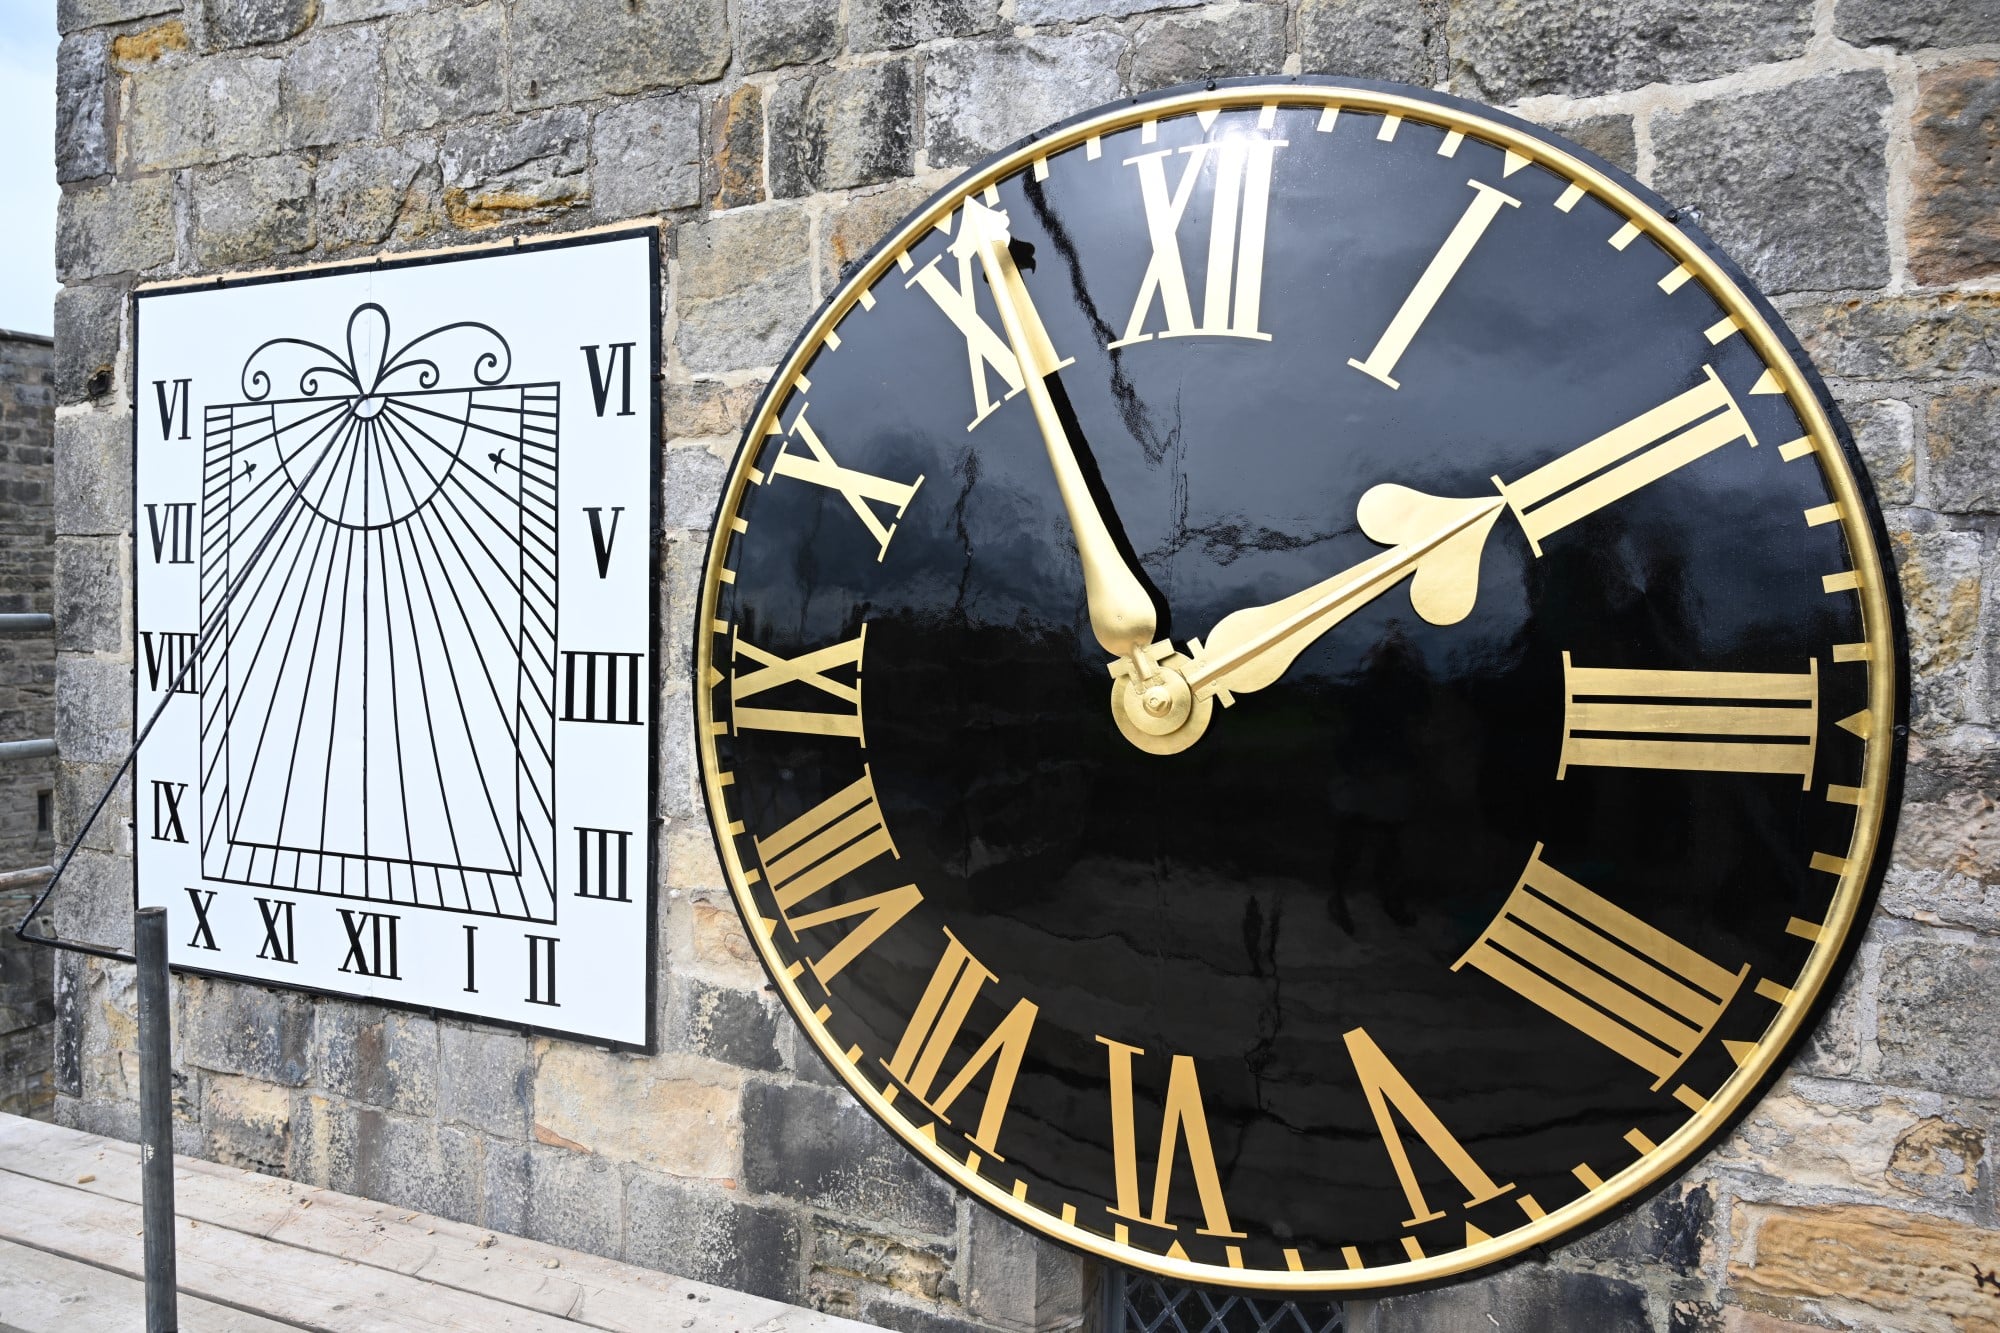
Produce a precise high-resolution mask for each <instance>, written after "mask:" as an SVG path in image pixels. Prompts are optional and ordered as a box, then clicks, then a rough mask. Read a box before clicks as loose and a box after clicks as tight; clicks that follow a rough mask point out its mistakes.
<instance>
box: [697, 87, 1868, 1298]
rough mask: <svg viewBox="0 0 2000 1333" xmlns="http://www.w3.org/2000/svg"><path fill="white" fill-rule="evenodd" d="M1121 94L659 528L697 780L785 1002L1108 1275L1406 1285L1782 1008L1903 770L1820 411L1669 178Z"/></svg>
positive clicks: (941, 252) (1659, 1156)
mask: <svg viewBox="0 0 2000 1333" xmlns="http://www.w3.org/2000/svg"><path fill="white" fill-rule="evenodd" d="M1385 87H1386V86H1385V85H1369V86H1367V87H1358V86H1349V85H1343V84H1338V83H1285V84H1272V85H1259V84H1241V85H1235V86H1224V87H1221V88H1219V89H1214V90H1209V91H1203V92H1190V93H1181V94H1177V95H1163V96H1161V97H1158V98H1154V99H1150V100H1146V101H1140V102H1137V103H1130V104H1121V105H1119V106H1118V107H1116V108H1114V109H1109V110H1106V111H1103V112H1100V113H1095V114H1093V115H1091V116H1086V117H1083V118H1081V119H1080V120H1078V121H1074V122H1071V123H1070V124H1068V125H1066V126H1063V127H1059V128H1058V129H1056V130H1054V131H1051V132H1049V133H1048V134H1047V135H1046V136H1044V137H1043V138H1041V139H1039V140H1037V141H1034V142H1032V143H1030V144H1029V145H1027V146H1025V147H1023V148H1020V149H1018V150H1015V151H1013V152H1010V153H1008V154H1006V155H1004V156H1003V157H1001V158H998V159H996V160H994V161H992V162H990V163H988V164H987V165H986V166H984V167H982V168H980V169H978V170H977V171H975V172H974V173H972V174H971V175H970V176H968V177H967V178H965V179H964V180H963V181H961V182H960V184H959V185H957V186H954V187H953V188H952V189H951V190H949V191H947V192H945V193H943V194H940V195H939V196H937V197H936V198H935V199H934V200H933V201H932V202H931V203H930V204H928V205H926V206H925V208H924V209H923V210H921V211H920V212H919V213H918V214H917V215H915V216H913V217H912V219H911V220H910V221H909V223H908V224H907V225H906V226H904V227H903V228H902V229H901V230H900V231H899V232H897V233H896V234H895V235H894V236H892V237H891V238H890V239H889V240H888V241H887V242H885V244H884V246H883V247H882V248H881V249H879V250H878V251H877V252H876V253H875V254H874V255H872V256H871V257H870V258H869V259H868V260H867V261H866V262H865V263H864V264H862V265H861V266H860V267H859V268H858V269H857V270H856V271H855V272H854V273H853V275H852V276H851V278H850V279H849V281H848V282H847V284H846V285H845V286H844V287H843V288H842V289H841V290H840V291H839V292H838V293H837V294H836V295H835V297H834V298H833V299H832V300H831V301H830V302H829V303H828V304H827V306H826V307H825V308H824V309H823V310H822V311H821V312H820V314H819V316H818V317H817V318H816V319H815V320H814V321H813V323H812V324H811V325H810V327H809V328H808V329H807V330H806V331H805V332H804V334H803V335H802V337H801V339H800V341H799V343H798V344H797V347H796V349H795V351H794V352H793V354H792V356H791V358H790V359H789V360H788V362H787V363H786V365H785V366H784V367H783V368H782V370H781V371H780V373H779V375H778V376H777V378H776V379H775V380H774V381H773V382H772V385H771V387H770V389H769V391H768V392H767V394H766V396H765V398H764V400H763V402H762V405H761V407H760V409H759V411H758V413H757V415H756V416H755V418H754V420H753V422H752V424H751V427H750V430H749V432H748V434H747V435H746V439H745V444H744V446H743V449H742V451H741V453H740V454H739V456H738V459H737V461H736V464H735V468H734V471H733V473H732V475H731V478H730V481H729V485H728V489H727V492H726V494H725V497H724V500H723V503H722V508H721V512H720V515H719V517H718V520H717V524H716V530H715V536H714V539H713V543H712V545H711V548H710V554H709V561H708V569H707V578H706V582H705V586H704V593H703V605H702V612H701V618H700V620H699V622H698V623H699V625H700V626H701V627H702V628H701V630H700V632H699V634H698V639H697V645H696V656H697V658H698V663H697V682H696V696H697V700H698V704H697V708H698V714H699V744H700V750H701V761H702V766H703V778H704V782H705V789H706V794H707V798H708V802H709V806H710V810H711V812H712V815H713V818H714V823H715V828H716V831H717V837H718V842H719V846H720V850H721V854H722V859H723V863H724V867H725V870H726V873H727V875H728V877H729V880H730V883H731V885H732V887H733V889H734V891H735V894H736V897H737V900H738V902H739V905H740V906H741V908H742V911H743V914H744V917H745V919H746V922H747V923H748V925H749V927H750V929H751V931H752V934H753V936H754V938H755V940H756V942H757V944H758V947H759V949H760V950H761V951H762V955H763V958H764V961H765V963H766V965H767V966H768V968H769V969H770V972H771V975H772V978H773V981H774V983H775V984H776V986H777V989H778V990H779V992H780V993H781V994H782V995H783V996H784V999H785V1001H786V1003H787V1004H788V1005H789V1006H790V1008H791V1010H792V1011H793V1014H794V1016H795V1017H796V1018H797V1020H798V1021H799V1022H800V1023H801V1024H803V1025H804V1027H805V1029H806V1030H807V1031H808V1032H809V1033H810V1035H811V1037H812V1039H813V1041H814V1043H815V1044H816V1045H817V1047H818V1048H819V1050H820V1051H821V1052H822V1053H823V1054H824V1055H825V1057H826V1058H827V1059H828V1060H829V1061H830V1062H831V1064H832V1065H833V1067H834V1068H835V1069H836V1070H837V1072H838V1073H839V1074H840V1076H841V1078H842V1079H843V1080H845V1082H846V1083H847V1085H848V1086H849V1087H850V1088H851V1089H852V1090H853V1091H854V1093H855V1094H856V1095H857V1096H858V1097H859V1098H860V1099H861V1100H862V1101H863V1102H864V1103H865V1104H866V1105H867V1106H868V1108H869V1109H870V1110H871V1111H872V1112H873V1113H874V1114H875V1115H876V1116H878V1117H879V1118H880V1119H881V1120H882V1121H883V1122H884V1123H885V1124H886V1125H887V1126H888V1127H889V1128H890V1129H892V1130H893V1131H894V1132H895V1133H896V1134H898V1135H899V1136H901V1138H902V1139H903V1140H904V1141H905V1142H906V1143H907V1144H908V1145H909V1147H910V1148H911V1150H912V1151H914V1152H917V1153H919V1154H920V1155H921V1156H922V1157H923V1158H924V1159H925V1160H926V1161H928V1162H929V1163H930V1164H931V1165H933V1166H934V1167H936V1168H937V1169H939V1170H941V1171H943V1172H944V1173H945V1174H946V1175H948V1176H949V1177H950V1178H951V1179H953V1180H954V1181H955V1182H957V1183H958V1184H959V1185H960V1186H962V1187H963V1188H965V1189H967V1190H969V1191H971V1192H973V1193H974V1194H975V1195H976V1196H977V1197H979V1198H980V1199H982V1200H983V1201H985V1202H986V1203H988V1204H990V1205H992V1206H994V1207H996V1208H999V1209H1001V1210H1003V1211H1005V1212H1006V1213H1007V1214H1009V1215H1010V1216H1012V1217H1013V1218H1015V1219H1017V1220H1018V1221H1020V1222H1022V1223H1024V1224H1026V1225H1029V1226H1033V1227H1035V1228H1038V1229H1039V1230H1041V1231H1043V1232H1045V1233H1047V1234H1049V1235H1051V1236H1053V1237H1055V1238H1057V1239H1059V1240H1062V1241H1065V1242H1067V1243H1069V1244H1072V1245H1074V1246H1077V1247H1080V1248H1083V1249H1085V1250H1088V1251H1091V1252H1094V1253H1096V1254H1099V1255H1102V1256H1105V1257H1108V1258H1110V1259H1113V1260H1116V1261H1118V1262H1121V1263H1125V1264H1130V1265H1135V1266H1138V1267H1142V1268H1146V1269H1150V1270H1152V1271H1155V1272H1158V1273H1162V1274H1166V1275H1170V1276H1175V1277H1180V1278H1185V1279H1188V1280H1193V1281H1200V1282H1211V1283H1233V1284H1238V1285H1244V1286H1252V1287H1261V1288H1267V1289H1269V1288H1298V1289H1317V1290H1350V1291H1351V1290H1364V1289H1386V1288H1392V1287H1396V1286H1399V1285H1404V1284H1408V1283H1413V1282H1420V1281H1435V1280H1437V1279H1439V1278H1441V1277H1444V1276H1447V1275H1451V1274H1454V1273H1462V1272H1466V1271H1469V1270H1472V1269H1475V1268H1479V1267H1482V1266H1485V1265H1489V1264H1492V1263H1496V1262H1500V1261H1503V1260H1505V1259H1507V1258H1508V1257H1510V1256H1513V1255H1517V1254H1519V1253H1520V1252H1522V1251H1523V1250H1525V1249H1526V1248H1528V1247H1529V1246H1531V1245H1536V1244H1547V1243H1551V1242H1554V1241H1557V1240H1559V1239H1561V1238H1562V1237H1564V1236H1566V1235H1569V1234H1571V1233H1573V1232H1575V1231H1576V1230H1577V1229H1579V1228H1582V1227H1586V1226H1588V1225H1590V1224H1591V1223H1592V1222H1593V1221H1595V1220H1601V1219H1602V1218H1603V1217H1605V1216H1608V1215H1609V1214H1611V1213H1612V1212H1613V1211H1615V1210H1616V1209H1617V1207H1618V1206H1619V1205H1621V1204H1623V1203H1626V1202H1629V1201H1631V1200H1632V1199H1634V1198H1636V1197H1639V1196H1640V1195H1641V1194H1642V1193H1643V1192H1645V1191H1646V1190H1648V1189H1651V1188H1655V1187H1657V1186H1658V1185H1659V1184H1660V1183H1662V1182H1663V1181H1665V1180H1667V1179H1668V1178H1670V1176H1671V1175H1672V1173H1674V1172H1675V1171H1676V1170H1678V1169H1680V1168H1681V1167H1683V1166H1684V1165H1685V1164H1686V1163H1688V1162H1689V1161H1690V1160H1691V1159H1692V1158H1693V1156H1694V1155H1695V1154H1697V1153H1698V1152H1699V1151H1700V1150H1701V1149H1702V1147H1703V1146H1704V1144H1706V1143H1707V1142H1708V1141H1709V1140H1710V1139H1712V1138H1713V1137H1714V1136H1715V1135H1716V1134H1717V1133H1719V1132H1720V1131H1721V1130H1722V1129H1723V1128H1724V1127H1725V1126H1726V1124H1727V1123H1728V1122H1729V1119H1730V1117H1731V1116H1732V1115H1734V1114H1736V1113H1738V1112H1740V1111H1741V1110H1743V1109H1744V1108H1745V1107H1747V1105H1748V1104H1749V1100H1750V1099H1751V1098H1752V1097H1753V1096H1754V1095H1755V1093H1756V1091H1757V1090H1758V1089H1759V1087H1760V1086H1761V1085H1762V1084H1763V1083H1764V1082H1767V1081H1768V1079H1769V1078H1770V1077H1771V1076H1773V1075H1774V1074H1775V1073H1776V1071H1777V1070H1778V1069H1779V1068H1780V1067H1781V1066H1782V1063H1783V1061H1784V1060H1785V1058H1786V1056H1787V1054H1788V1053H1789V1050H1790V1048H1791V1047H1792V1046H1793V1045H1794V1044H1795V1043H1796V1041H1797V1040H1798V1039H1799V1038H1800V1037H1801V1036H1802V1035H1803V1034H1804V1033H1805V1032H1806V1031H1807V1030H1809V1026H1810V1021H1811V1018H1812V1016H1813V1014H1814V1013H1815V1012H1816V1005H1817V1004H1818V1003H1819V1002H1820V1001H1822V1000H1823V999H1824V997H1825V996H1827V995H1829V994H1830V993H1831V988H1832V987H1833V985H1834V984H1835V982H1836V980H1837V977H1838V975H1839V972H1840V969H1841V966H1842V964H1843V962H1844V959H1845V955H1846V952H1847V951H1848V948H1849V946H1850V945H1851V943H1852V941H1853V940H1854V938H1855V937H1856V936H1857V935H1858V933H1859V930H1860V926H1861V923H1862V921H1863V920H1864V919H1865V911H1866V907H1867V902H1868V898H1869V893H1870V886H1871V883H1872V875H1873V872H1874V868H1875V865H1876V861H1877V859H1878V857H1879V855H1880V854H1881V850H1882V848H1883V847H1884V846H1885V838H1886V832H1885V825H1886V822H1887V820H1888V817H1889V812H1890V810H1891V808H1892V799H1893V791H1894V783H1895V775H1896V771H1897V767H1898V763H1899V751H1898V746H1897V732H1898V723H1899V721H1900V720H1901V718H1900V708H1901V703H1900V700H1901V667H1900V661H1901V657H1900V646H1899V643H1900V630H1899V626H1898V624H1897V622H1896V620H1895V619H1894V615H1893V612H1892V611H1891V609H1890V608H1891V604H1892V598H1891V595H1890V594H1891V593H1892V592H1893V589H1892V587H1891V585H1890V583H1889V581H1888V580H1889V578H1890V573H1889V571H1888V569H1887V567H1886V565H1885V562H1884V560H1883V556H1882V551H1881V547H1880V539H1879V524H1878V519H1877V515H1876V514H1875V512H1874V510H1873V508H1872V503H1871V501H1870V499H1869V496H1868V492H1867V489H1866V485H1865V482H1864V481H1863V480H1862V478H1861V473H1860V469H1859V467H1858V465H1857V464H1856V463H1855V462H1854V461H1853V455H1852V451H1851V447H1850V446H1848V445H1847V444H1845V443H1844V437H1843V435H1842V433H1841V430H1840V428H1839V427H1838V425H1837V424H1836V422H1835V419H1834V417H1833V414H1832V412H1831V409H1830V408H1829V407H1828V406H1827V405H1826V402H1825V400H1824V398H1823V395H1822V394H1821V392H1820V391H1819V389H1818V386H1817V382H1816V381H1815V380H1814V379H1813V378H1812V377H1811V376H1810V374H1809V372H1808V371H1807V369H1806V367H1805V365H1804V363H1803V360H1802V358H1801V357H1800V355H1799V353H1798V352H1797V350H1796V347H1795V346H1794V345H1793V344H1792V342H1791V341H1790V339H1789V337H1788V336H1786V335H1784V334H1783V333H1782V332H1781V331H1779V328H1778V325H1777V321H1776V318H1775V316H1774V315H1772V314H1771V312H1770V311H1769V309H1768V307H1766V306H1765V305H1764V304H1763V303H1762V302H1761V301H1758V300H1756V299H1754V298H1752V297H1751V296H1749V295H1747V294H1746V284H1745V283H1744V281H1743V280H1742V279H1741V278H1740V277H1739V276H1738V275H1737V274H1736V273H1735V271H1734V270H1733V269H1732V268H1730V267H1729V266H1728V264H1727V263H1726V262H1725V261H1722V260H1720V259H1719V258H1718V257H1716V256H1715V255H1714V253H1713V252H1712V251H1710V250H1709V249H1707V248H1706V247H1707V243H1706V242H1705V241H1704V240H1702V239H1701V238H1700V237H1698V236H1696V235H1694V234H1692V233H1690V232H1689V231H1687V230H1686V229H1684V228H1678V227H1676V225H1675V224H1674V223H1673V222H1672V221H1671V220H1670V218H1671V216H1672V215H1671V214H1670V213H1668V212H1667V211H1666V205H1664V204H1662V203H1660V201H1658V200H1657V199H1655V198H1654V197H1653V196H1651V195H1650V194H1648V193H1646V192H1645V191H1644V190H1643V189H1642V188H1641V187H1638V186H1636V185H1634V184H1632V183H1631V182H1630V181H1629V180H1627V179H1626V178H1625V177H1623V176H1622V175H1619V174H1618V173H1615V172H1613V171H1611V170H1609V169H1607V168H1605V167H1604V166H1602V165H1601V164H1599V163H1597V162H1596V161H1595V160H1594V159H1587V158H1585V157H1583V156H1582V155H1581V154H1579V153H1578V152H1577V150H1575V149H1573V148H1570V147H1568V146H1567V145H1565V144H1563V143H1562V142H1561V141H1559V140H1555V139H1553V138H1550V137H1547V136H1544V135H1542V134H1541V133H1540V132H1538V131H1535V130H1533V129H1532V128H1530V127H1527V126H1524V125H1521V124H1520V123H1518V122H1515V121H1513V120H1511V119H1507V118H1504V117H1501V116H1499V115H1498V114H1497V113H1492V112H1487V111H1484V110H1483V109H1480V108H1477V107H1473V106H1471V105H1469V104H1466V103H1462V102H1458V101H1456V100H1453V99H1448V98H1443V97H1439V96H1435V95H1432V94H1427V93H1419V92H1417V91H1415V90H1407V89H1406V90H1401V91H1387V90H1385Z"/></svg>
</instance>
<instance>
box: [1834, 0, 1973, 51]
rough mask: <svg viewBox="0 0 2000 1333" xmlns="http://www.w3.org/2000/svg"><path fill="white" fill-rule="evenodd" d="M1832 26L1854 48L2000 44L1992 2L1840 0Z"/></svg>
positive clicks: (1958, 0) (1913, 48)
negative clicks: (1854, 46) (1977, 43)
mask: <svg viewBox="0 0 2000 1333" xmlns="http://www.w3.org/2000/svg"><path fill="white" fill-rule="evenodd" d="M1833 30H1834V31H1835V32H1836V33H1838V34H1839V35H1840V39H1841V40H1842V41H1845V42H1852V43H1854V44H1855V45H1856V46H1894V47H1897V48H1899V49H1901V50H1905V51H1914V50H1918V49H1920V48H1922V47H1926V46H1971V45H1972V44H1973V43H1975V42H2000V5H1996V4H1994V3H1993V0H1839V3H1838V4H1837V5H1836V6H1835V7H1834V11H1833Z"/></svg>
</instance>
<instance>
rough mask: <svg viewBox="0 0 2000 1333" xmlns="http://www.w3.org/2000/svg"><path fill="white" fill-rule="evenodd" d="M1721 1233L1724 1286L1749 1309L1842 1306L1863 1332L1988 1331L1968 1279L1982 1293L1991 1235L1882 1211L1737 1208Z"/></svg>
mask: <svg viewBox="0 0 2000 1333" xmlns="http://www.w3.org/2000/svg"><path fill="white" fill-rule="evenodd" d="M1731 1232H1732V1234H1733V1235H1734V1236H1735V1237H1736V1253H1735V1256H1734V1257H1733V1259H1732V1261H1731V1263H1730V1265H1729V1278H1730V1281H1731V1283H1732V1284H1734V1285H1736V1286H1738V1287H1739V1288H1740V1289H1741V1290H1742V1291H1743V1293H1744V1294H1745V1295H1746V1296H1750V1297H1752V1298H1753V1299H1754V1298H1756V1297H1758V1296H1762V1297H1765V1298H1771V1297H1777V1298H1792V1299H1796V1300H1800V1301H1804V1302H1810V1303H1811V1307H1812V1308H1814V1309H1826V1308H1828V1307H1833V1308H1836V1309H1838V1308H1840V1307H1843V1306H1844V1307H1846V1308H1847V1310H1848V1312H1849V1318H1848V1319H1845V1320H1843V1322H1844V1323H1847V1325H1848V1326H1849V1327H1854V1326H1856V1320H1855V1319H1854V1317H1855V1316H1860V1317H1861V1319H1863V1320H1866V1323H1865V1324H1863V1325H1862V1326H1873V1327H1891V1326H1892V1327H1896V1328H1910V1329H1919V1328H1921V1329H1944V1328H1989V1327H1991V1326H1992V1322H1993V1321H1992V1309H1993V1304H1994V1298H1993V1296H1992V1294H1991V1291H1990V1286H1989V1284H1986V1283H1981V1282H1980V1280H1979V1278H1978V1276H1977V1275H1978V1274H1979V1273H1981V1272H1984V1273H1986V1274H1987V1275H1988V1278H1989V1283H1990V1278H1991V1273H1992V1270H1993V1265H1994V1259H1995V1256H1996V1254H2000V1233H1995V1232H1993V1231H1989V1230H1984V1229H1982V1228H1979V1227H1974V1226H1969V1225H1967V1224H1965V1223H1963V1222H1954V1221H1951V1220H1949V1219H1946V1218H1941V1217H1926V1216H1918V1215H1915V1214H1911V1213H1904V1212H1898V1211H1896V1210H1894V1209H1889V1208H1871V1207H1863V1206H1843V1207H1832V1208H1772V1207H1762V1206H1756V1205H1739V1207H1738V1209H1737V1216H1736V1219H1735V1223H1734V1225H1733V1226H1732V1227H1731ZM1856 1307H1859V1308H1856ZM1870 1314H1872V1315H1874V1316H1875V1317H1876V1318H1873V1319H1870V1318H1868V1315H1870ZM1881 1316H1887V1320H1886V1322H1883V1321H1881V1318H1880V1317H1881Z"/></svg>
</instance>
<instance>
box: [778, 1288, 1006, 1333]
mask: <svg viewBox="0 0 2000 1333" xmlns="http://www.w3.org/2000/svg"><path fill="white" fill-rule="evenodd" d="M814 1294H815V1297H816V1299H815V1301H814V1303H815V1304H816V1305H818V1304H819V1303H820V1301H821V1300H823V1299H824V1297H821V1296H819V1294H818V1293H814ZM842 1294H845V1293H842ZM949 1309H950V1307H949V1306H943V1305H916V1304H912V1303H911V1302H910V1301H909V1300H908V1299H906V1298H902V1297H896V1296H883V1295H877V1294H874V1293H869V1294H867V1296H866V1297H865V1299H863V1300H861V1301H860V1302H859V1303H858V1306H857V1307H855V1308H850V1309H848V1310H846V1311H845V1312H844V1313H843V1317H844V1318H848V1319H853V1318H859V1319H860V1320H861V1321H862V1322H863V1323H866V1324H872V1325H874V1326H875V1327H876V1328H886V1329H890V1330H892V1333H996V1330H994V1329H993V1328H992V1327H991V1326H990V1325H987V1324H982V1323H978V1322H976V1321H974V1320H971V1319H961V1318H959V1317H957V1316H956V1315H953V1314H950V1313H948V1311H949ZM828 1312H829V1313H832V1310H831V1309H830V1308H829V1309H828Z"/></svg>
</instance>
